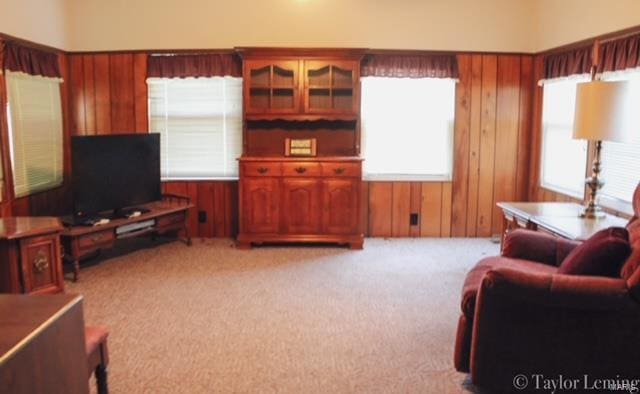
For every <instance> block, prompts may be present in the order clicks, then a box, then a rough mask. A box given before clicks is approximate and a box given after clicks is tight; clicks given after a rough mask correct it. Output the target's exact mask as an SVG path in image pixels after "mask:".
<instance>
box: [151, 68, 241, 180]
mask: <svg viewBox="0 0 640 394" xmlns="http://www.w3.org/2000/svg"><path fill="white" fill-rule="evenodd" d="M203 79H204V80H212V81H214V80H215V81H216V82H221V83H222V84H223V86H224V87H223V89H222V94H223V95H224V96H223V97H222V98H221V100H222V106H223V107H224V108H223V109H222V110H221V111H220V113H219V115H220V116H221V117H222V120H221V121H222V128H223V130H222V138H223V145H224V147H223V158H222V162H223V166H222V170H221V171H212V172H211V173H210V174H201V175H186V174H185V175H176V174H171V170H170V169H169V168H168V165H169V154H168V150H169V149H170V148H169V146H168V144H167V141H168V140H169V139H170V138H171V133H170V132H169V131H168V122H169V120H168V116H167V111H168V108H167V105H168V104H167V102H165V103H164V106H165V113H164V114H158V115H156V114H154V113H153V106H152V100H153V97H152V96H151V93H150V94H149V98H148V100H149V105H148V115H149V116H148V119H149V132H157V133H160V134H161V137H160V140H161V147H160V148H161V151H160V155H161V162H162V167H163V169H162V172H161V179H162V181H192V180H196V181H197V180H237V179H238V177H239V169H238V163H237V160H236V159H237V158H238V157H239V156H240V155H241V154H242V78H236V77H230V76H225V77H207V78H148V79H147V85H148V89H149V91H150V92H151V89H152V88H151V85H152V84H159V86H164V89H165V92H166V89H167V87H168V84H172V83H182V82H190V81H195V80H203ZM229 83H233V84H234V86H233V88H237V89H238V90H239V94H238V96H237V97H238V100H239V101H238V102H235V103H230V102H228V101H227V97H226V93H227V90H226V89H227V86H226V85H227V84H229ZM165 97H166V96H165ZM156 117H158V118H162V117H164V120H163V121H164V125H163V126H160V127H155V126H154V119H155V118H156ZM212 119H215V118H212ZM159 123H162V121H161V122H159ZM231 124H234V125H235V126H231ZM232 133H233V135H231V134H232ZM230 138H233V139H232V140H230ZM234 141H235V142H234ZM230 147H235V150H234V151H231V152H230V151H228V148H230ZM205 156H206V155H205ZM203 172H206V171H203Z"/></svg>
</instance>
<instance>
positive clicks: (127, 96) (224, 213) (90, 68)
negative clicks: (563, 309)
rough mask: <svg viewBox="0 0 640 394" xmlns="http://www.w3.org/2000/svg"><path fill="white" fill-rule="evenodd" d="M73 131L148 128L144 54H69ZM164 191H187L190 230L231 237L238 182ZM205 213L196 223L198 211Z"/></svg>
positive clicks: (173, 185) (167, 186) (169, 185)
mask: <svg viewBox="0 0 640 394" xmlns="http://www.w3.org/2000/svg"><path fill="white" fill-rule="evenodd" d="M68 58H69V70H70V81H69V82H70V86H71V98H70V108H71V126H70V127H71V134H72V135H102V134H123V133H146V132H147V131H148V123H149V122H148V109H147V105H148V104H147V84H146V78H147V77H146V75H147V54H146V53H109V54H104V53H99V54H72V55H69V56H68ZM163 189H164V192H166V193H173V194H181V195H186V196H189V197H190V198H191V200H192V202H193V203H194V204H195V205H196V208H194V209H193V210H192V212H190V217H189V219H190V222H189V226H190V230H191V234H192V235H194V236H200V237H232V236H235V234H236V232H237V216H238V208H237V205H238V204H237V200H238V197H237V195H238V192H237V189H238V186H237V182H229V181H224V182H223V181H220V182H200V181H198V182H195V181H194V182H165V183H164V184H163ZM199 211H202V212H204V213H205V215H206V221H205V222H204V223H199V221H198V212H199Z"/></svg>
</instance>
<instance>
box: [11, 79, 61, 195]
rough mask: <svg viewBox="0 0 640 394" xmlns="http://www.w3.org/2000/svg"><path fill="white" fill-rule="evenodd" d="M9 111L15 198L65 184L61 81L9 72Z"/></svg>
mask: <svg viewBox="0 0 640 394" xmlns="http://www.w3.org/2000/svg"><path fill="white" fill-rule="evenodd" d="M6 77H7V79H6V80H7V88H8V89H7V93H8V102H9V105H8V107H7V111H8V116H7V118H8V119H9V140H10V153H11V167H12V170H13V186H14V195H15V196H16V197H23V196H26V195H29V194H32V193H35V192H39V191H43V190H47V189H51V188H53V187H56V186H59V185H61V184H62V172H63V161H62V160H63V154H62V153H63V133H62V107H61V104H60V82H61V80H60V79H57V78H45V77H40V76H33V75H28V74H24V73H20V72H11V71H7V74H6Z"/></svg>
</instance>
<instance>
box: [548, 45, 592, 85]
mask: <svg viewBox="0 0 640 394" xmlns="http://www.w3.org/2000/svg"><path fill="white" fill-rule="evenodd" d="M592 51H593V46H592V45H589V46H586V47H581V48H575V49H571V50H569V51H565V52H560V53H552V54H549V55H546V56H545V57H544V79H551V78H561V77H568V76H570V75H579V74H589V73H590V72H591V65H592V61H591V52H592Z"/></svg>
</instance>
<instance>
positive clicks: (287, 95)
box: [271, 89, 294, 109]
mask: <svg viewBox="0 0 640 394" xmlns="http://www.w3.org/2000/svg"><path fill="white" fill-rule="evenodd" d="M293 98H294V94H293V89H273V97H272V98H271V108H276V109H278V108H279V109H290V108H293V107H294V101H293Z"/></svg>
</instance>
